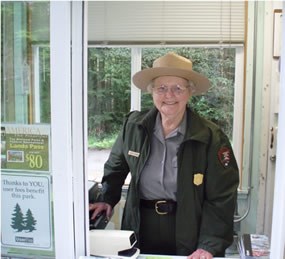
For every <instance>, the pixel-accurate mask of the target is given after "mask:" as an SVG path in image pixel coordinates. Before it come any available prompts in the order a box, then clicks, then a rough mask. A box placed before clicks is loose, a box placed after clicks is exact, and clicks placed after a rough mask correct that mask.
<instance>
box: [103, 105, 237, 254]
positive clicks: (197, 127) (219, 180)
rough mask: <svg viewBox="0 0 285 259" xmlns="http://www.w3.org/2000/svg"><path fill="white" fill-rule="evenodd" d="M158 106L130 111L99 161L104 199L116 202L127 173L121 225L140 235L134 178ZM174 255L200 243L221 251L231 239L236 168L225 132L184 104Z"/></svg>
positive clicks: (145, 153)
mask: <svg viewBox="0 0 285 259" xmlns="http://www.w3.org/2000/svg"><path fill="white" fill-rule="evenodd" d="M157 112H158V110H157V109H156V108H153V109H152V110H150V111H147V112H131V113H130V114H129V115H128V116H127V118H126V120H125V122H124V125H123V128H122V130H121V132H120V134H119V136H118V138H117V140H116V142H115V144H114V146H113V148H112V150H111V153H110V156H109V159H108V160H107V162H106V163H105V166H104V176H103V179H102V184H103V200H104V201H105V202H107V203H109V204H111V205H112V206H115V205H116V204H117V203H118V202H119V200H120V197H121V190H122V185H123V184H124V181H125V178H126V176H127V175H128V173H129V172H130V173H131V176H132V177H131V182H130V186H129V189H128V195H127V200H126V204H125V208H124V213H123V219H122V229H127V230H133V231H134V232H135V233H136V234H137V237H138V236H139V234H138V233H139V226H140V213H139V202H140V197H139V180H140V173H141V171H142V169H143V167H144V165H145V163H146V161H147V159H148V157H149V155H150V149H151V146H150V143H151V138H152V134H153V128H154V124H155V119H156V115H157ZM177 157H178V160H177V163H178V165H177V166H178V171H177V174H178V176H177V211H176V247H177V255H189V254H191V253H192V252H194V251H195V250H196V249H197V248H202V249H205V250H207V251H209V252H210V253H212V254H213V255H214V256H223V254H224V251H225V249H226V248H227V247H228V246H229V245H231V243H232V240H233V215H234V211H235V206H236V197H237V187H238V183H239V173H238V167H237V163H236V160H235V158H234V154H233V151H232V148H231V145H230V143H229V140H228V138H227V137H226V136H225V134H224V133H223V132H222V131H221V130H220V129H219V128H218V127H217V126H216V125H215V124H213V123H211V122H209V121H207V120H205V119H203V118H201V117H200V116H198V115H197V114H195V113H194V112H193V111H192V110H190V108H187V129H186V134H185V139H184V141H183V142H182V144H181V145H180V148H179V151H178V153H177Z"/></svg>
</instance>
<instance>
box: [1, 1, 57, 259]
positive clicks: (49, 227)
mask: <svg viewBox="0 0 285 259" xmlns="http://www.w3.org/2000/svg"><path fill="white" fill-rule="evenodd" d="M49 15H50V14H49V2H20V1H18V2H16V1H13V2H12V1H11V2H8V1H2V2H1V86H2V87H1V110H2V113H1V199H2V208H1V224H2V237H1V255H2V256H3V258H4V257H5V256H9V257H13V258H16V257H17V258H31V257H33V258H55V249H54V234H53V232H54V231H53V213H52V211H53V209H52V204H53V203H52V174H51V161H50V157H51V156H50V142H51V134H50V132H51V131H50V73H49V72H50V67H49Z"/></svg>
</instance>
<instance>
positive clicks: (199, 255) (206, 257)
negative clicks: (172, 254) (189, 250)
mask: <svg viewBox="0 0 285 259" xmlns="http://www.w3.org/2000/svg"><path fill="white" fill-rule="evenodd" d="M212 258H213V255H212V254H211V253H209V252H207V251H206V250H204V249H200V248H199V249H197V250H196V251H195V252H194V253H193V254H191V255H189V256H188V257H187V259H212Z"/></svg>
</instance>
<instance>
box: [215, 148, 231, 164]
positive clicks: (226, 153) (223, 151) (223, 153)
mask: <svg viewBox="0 0 285 259" xmlns="http://www.w3.org/2000/svg"><path fill="white" fill-rule="evenodd" d="M218 157H219V160H220V162H221V164H222V165H223V167H228V165H229V164H230V160H231V151H230V149H229V148H228V147H222V148H220V150H219V151H218Z"/></svg>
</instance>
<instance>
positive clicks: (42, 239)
mask: <svg viewBox="0 0 285 259" xmlns="http://www.w3.org/2000/svg"><path fill="white" fill-rule="evenodd" d="M1 188H2V208H1V210H2V217H1V221H2V222H1V223H2V224H1V225H2V238H1V242H2V245H4V246H15V247H25V248H35V249H51V247H52V242H51V240H52V225H51V201H50V176H49V175H42V174H41V175H33V174H24V173H19V174H15V173H11V172H2V178H1Z"/></svg>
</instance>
